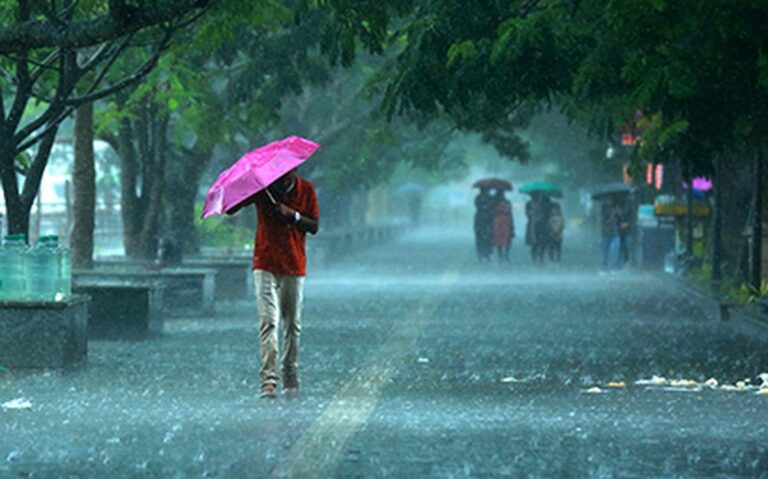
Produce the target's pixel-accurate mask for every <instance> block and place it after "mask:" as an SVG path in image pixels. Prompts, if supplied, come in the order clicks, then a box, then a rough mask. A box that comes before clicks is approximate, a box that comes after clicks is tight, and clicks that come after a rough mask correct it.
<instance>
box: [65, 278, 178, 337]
mask: <svg viewBox="0 0 768 479" xmlns="http://www.w3.org/2000/svg"><path fill="white" fill-rule="evenodd" d="M163 290H164V287H163V285H162V284H160V283H159V282H157V281H151V282H146V283H135V284H123V283H117V282H108V281H99V280H90V281H88V280H86V281H83V280H79V279H78V281H77V282H76V283H75V284H73V285H72V291H73V292H76V293H78V294H83V295H87V296H89V297H90V298H91V304H90V308H89V311H88V337H89V339H143V338H146V337H148V336H149V335H150V334H151V333H160V332H162V330H163V316H164V315H163V310H162V305H163Z"/></svg>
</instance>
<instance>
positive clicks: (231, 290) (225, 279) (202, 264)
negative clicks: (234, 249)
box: [181, 256, 254, 301]
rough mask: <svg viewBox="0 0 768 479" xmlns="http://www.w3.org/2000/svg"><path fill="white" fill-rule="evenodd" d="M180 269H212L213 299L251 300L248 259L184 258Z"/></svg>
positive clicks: (251, 282) (250, 274) (250, 277)
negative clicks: (213, 271)
mask: <svg viewBox="0 0 768 479" xmlns="http://www.w3.org/2000/svg"><path fill="white" fill-rule="evenodd" d="M181 267H182V268H193V269H200V268H202V269H213V270H215V271H216V284H215V285H214V299H216V300H217V301H218V300H225V301H226V300H237V299H244V298H251V297H253V296H254V293H253V275H252V271H253V268H252V261H251V259H250V258H248V259H242V258H233V259H228V258H207V257H203V256H199V257H190V258H185V259H184V262H183V263H182V265H181Z"/></svg>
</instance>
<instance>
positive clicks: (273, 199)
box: [264, 187, 277, 206]
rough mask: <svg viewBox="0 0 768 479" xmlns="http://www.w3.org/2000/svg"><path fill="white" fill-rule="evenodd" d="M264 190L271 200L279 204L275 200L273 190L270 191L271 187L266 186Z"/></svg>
mask: <svg viewBox="0 0 768 479" xmlns="http://www.w3.org/2000/svg"><path fill="white" fill-rule="evenodd" d="M264 191H266V192H267V196H269V201H271V202H272V204H273V205H275V206H277V201H276V200H275V197H274V196H272V192H271V191H269V187H267V188H264Z"/></svg>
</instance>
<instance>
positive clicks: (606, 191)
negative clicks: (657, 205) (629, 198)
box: [592, 181, 635, 199]
mask: <svg viewBox="0 0 768 479" xmlns="http://www.w3.org/2000/svg"><path fill="white" fill-rule="evenodd" d="M633 191H635V187H634V186H632V185H628V184H626V183H620V182H618V181H617V182H614V183H606V184H604V185H600V186H598V187H597V188H595V190H594V191H593V192H592V198H593V199H600V198H604V197H607V196H612V195H627V194H629V193H632V192H633Z"/></svg>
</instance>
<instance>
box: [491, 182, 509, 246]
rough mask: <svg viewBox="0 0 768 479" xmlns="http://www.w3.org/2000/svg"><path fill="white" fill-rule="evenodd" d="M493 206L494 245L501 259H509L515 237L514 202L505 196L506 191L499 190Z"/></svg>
mask: <svg viewBox="0 0 768 479" xmlns="http://www.w3.org/2000/svg"><path fill="white" fill-rule="evenodd" d="M494 203H495V206H494V207H493V238H492V241H493V247H494V248H496V251H497V253H498V255H499V260H501V261H509V249H510V247H511V246H512V239H514V237H515V222H514V218H513V217H512V204H511V203H510V202H509V200H507V199H506V198H505V197H504V191H502V190H497V193H496V195H495V202H494Z"/></svg>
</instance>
